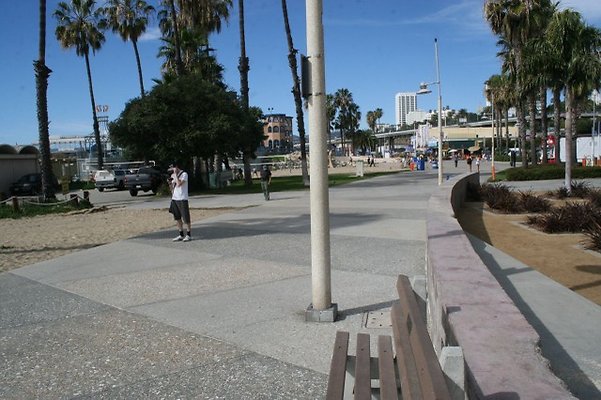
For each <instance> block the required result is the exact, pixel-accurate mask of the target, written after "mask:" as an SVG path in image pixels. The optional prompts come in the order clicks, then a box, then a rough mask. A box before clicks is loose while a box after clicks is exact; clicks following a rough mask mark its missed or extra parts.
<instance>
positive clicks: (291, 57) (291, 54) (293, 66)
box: [282, 0, 309, 186]
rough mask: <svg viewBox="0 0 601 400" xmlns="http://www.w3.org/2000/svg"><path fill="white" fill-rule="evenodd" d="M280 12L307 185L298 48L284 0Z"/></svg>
mask: <svg viewBox="0 0 601 400" xmlns="http://www.w3.org/2000/svg"><path fill="white" fill-rule="evenodd" d="M282 14H283V16H284V30H285V31H286V41H287V42H288V65H289V66H290V72H291V73H292V95H293V96H294V105H295V106H296V124H297V127H298V136H299V137H300V147H301V170H302V174H303V183H304V185H305V186H309V171H308V168H307V145H306V138H305V122H304V121H305V120H304V116H303V99H302V98H301V90H300V79H299V77H298V65H297V62H296V54H297V53H298V50H296V49H295V48H294V43H293V41H292V33H291V32H290V22H289V21H288V6H287V4H286V0H282Z"/></svg>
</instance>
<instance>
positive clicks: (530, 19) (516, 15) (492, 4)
mask: <svg viewBox="0 0 601 400" xmlns="http://www.w3.org/2000/svg"><path fill="white" fill-rule="evenodd" d="M552 6H553V4H552V3H551V1H550V0H487V1H486V3H485V5H484V15H485V17H486V20H487V21H488V23H489V25H490V27H491V29H492V31H493V33H495V34H496V35H499V36H501V37H502V38H503V39H504V41H505V42H506V43H507V45H508V46H509V47H510V50H511V52H512V56H513V64H514V67H515V71H516V75H515V76H516V79H515V91H516V94H517V102H516V114H517V118H518V123H519V131H520V137H521V138H522V145H521V146H522V166H524V167H526V166H527V165H528V162H527V157H526V148H525V140H524V139H525V137H526V118H525V113H524V104H525V103H524V102H525V100H526V99H525V95H526V93H525V90H524V83H523V75H522V74H521V70H522V65H523V58H524V46H525V44H526V42H527V41H528V40H529V39H530V38H532V37H533V36H534V35H536V34H539V32H541V26H544V24H545V23H546V21H547V20H548V18H549V16H550V15H551V14H552V10H553V7H552Z"/></svg>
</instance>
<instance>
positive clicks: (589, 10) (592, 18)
mask: <svg viewBox="0 0 601 400" xmlns="http://www.w3.org/2000/svg"><path fill="white" fill-rule="evenodd" d="M559 7H560V8H561V9H565V8H571V9H573V10H576V11H578V12H579V13H580V14H582V16H583V17H584V19H585V20H586V21H587V22H588V23H589V24H595V23H596V24H599V23H601V7H600V6H599V0H562V1H561V3H560V5H559Z"/></svg>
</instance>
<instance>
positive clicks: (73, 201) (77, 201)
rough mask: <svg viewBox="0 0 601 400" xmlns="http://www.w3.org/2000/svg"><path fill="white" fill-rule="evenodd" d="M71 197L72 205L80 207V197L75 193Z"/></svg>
mask: <svg viewBox="0 0 601 400" xmlns="http://www.w3.org/2000/svg"><path fill="white" fill-rule="evenodd" d="M70 197H71V204H73V205H74V206H78V205H79V197H78V196H77V195H76V194H75V193H72V194H71V195H70Z"/></svg>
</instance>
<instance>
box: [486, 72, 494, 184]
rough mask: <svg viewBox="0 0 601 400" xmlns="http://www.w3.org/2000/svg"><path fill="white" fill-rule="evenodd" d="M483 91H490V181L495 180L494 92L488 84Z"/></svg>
mask: <svg viewBox="0 0 601 400" xmlns="http://www.w3.org/2000/svg"><path fill="white" fill-rule="evenodd" d="M484 90H485V91H486V92H488V91H490V115H491V117H490V118H491V121H492V136H491V137H492V144H491V148H492V150H491V151H492V154H491V162H490V173H491V175H492V180H493V181H494V180H495V92H494V91H492V90H491V89H490V87H489V86H488V83H487V84H486V85H485V86H484Z"/></svg>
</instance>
